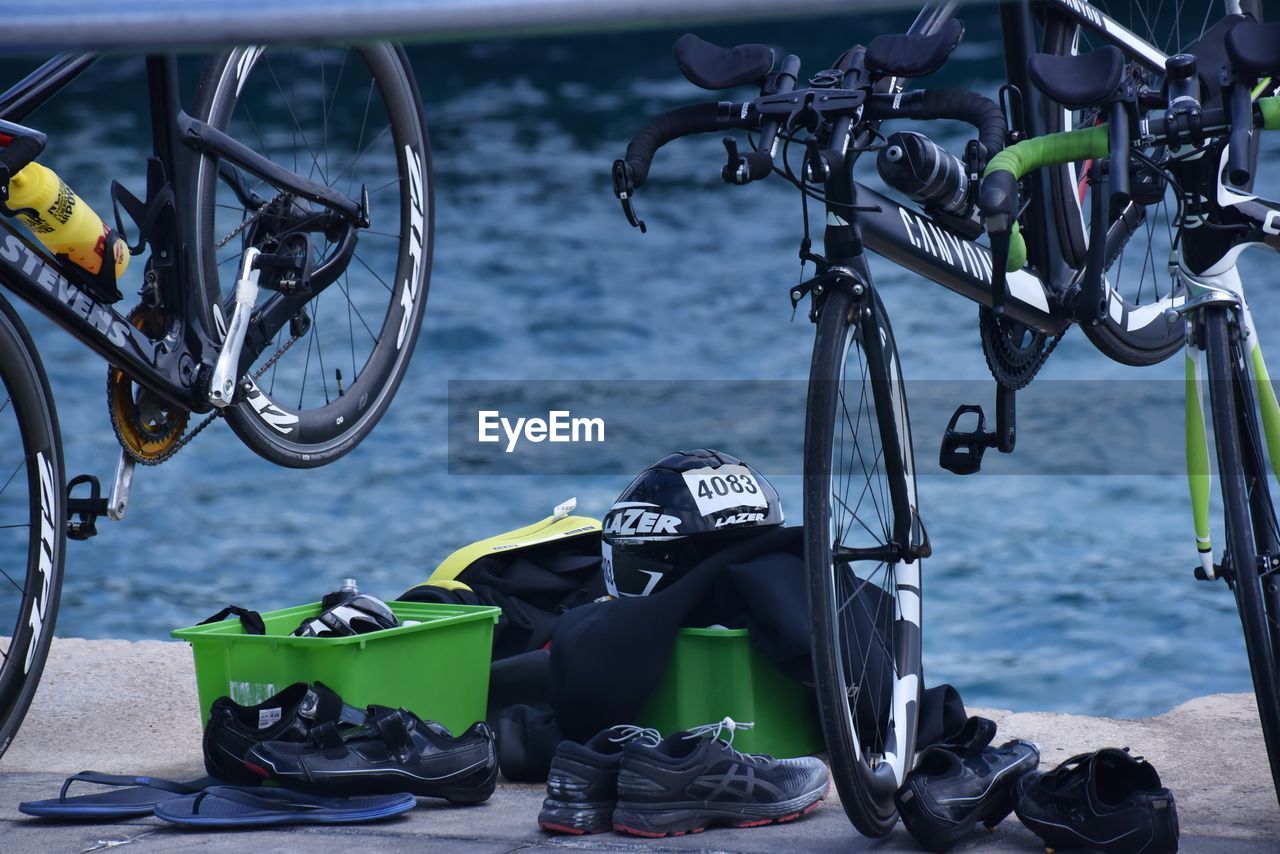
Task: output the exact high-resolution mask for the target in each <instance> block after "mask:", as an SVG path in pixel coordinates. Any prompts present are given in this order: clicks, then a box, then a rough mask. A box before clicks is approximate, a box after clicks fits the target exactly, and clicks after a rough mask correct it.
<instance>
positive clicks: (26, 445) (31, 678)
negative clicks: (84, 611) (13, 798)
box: [0, 300, 66, 753]
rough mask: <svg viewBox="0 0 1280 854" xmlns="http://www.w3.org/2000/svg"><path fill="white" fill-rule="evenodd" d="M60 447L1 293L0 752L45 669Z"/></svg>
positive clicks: (55, 581)
mask: <svg viewBox="0 0 1280 854" xmlns="http://www.w3.org/2000/svg"><path fill="white" fill-rule="evenodd" d="M65 482H66V480H65V477H64V474H63V468H62V449H61V444H60V442H59V437H58V427H57V419H56V417H55V415H54V410H53V402H52V398H51V397H50V395H49V386H48V382H47V381H46V380H45V377H44V372H43V370H42V369H41V367H40V364H39V360H38V358H37V357H36V355H35V350H34V349H33V347H32V345H31V341H30V339H29V338H28V337H27V336H26V333H25V331H24V330H22V328H21V324H20V321H19V320H18V318H17V315H16V314H14V313H13V310H12V309H11V308H10V307H9V305H8V303H6V302H4V301H3V300H0V753H3V752H4V751H5V750H6V749H7V748H8V746H9V743H10V742H11V741H12V740H13V736H14V735H15V734H16V733H17V731H18V727H19V726H21V724H22V720H23V717H24V716H25V715H26V713H27V708H28V707H29V706H30V705H31V698H32V696H33V695H34V694H35V690H36V687H37V685H38V684H39V681H40V675H41V673H42V672H43V670H44V662H45V658H46V656H47V655H48V652H49V644H50V642H51V641H52V640H53V626H54V619H55V617H56V615H57V611H58V597H59V593H60V591H61V588H62V566H63V556H64V551H65V546H66V513H65V506H66V505H65V499H64V496H63V489H64V488H65Z"/></svg>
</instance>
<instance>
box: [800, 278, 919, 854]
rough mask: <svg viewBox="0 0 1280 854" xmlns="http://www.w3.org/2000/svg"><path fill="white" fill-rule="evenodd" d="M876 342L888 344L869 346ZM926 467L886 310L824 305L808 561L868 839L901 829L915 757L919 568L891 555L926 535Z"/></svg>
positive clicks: (820, 640) (811, 410) (820, 661)
mask: <svg viewBox="0 0 1280 854" xmlns="http://www.w3.org/2000/svg"><path fill="white" fill-rule="evenodd" d="M864 312H869V314H864ZM851 318H852V322H850V319H851ZM868 335H873V336H874V337H875V339H877V340H874V341H872V342H871V343H870V347H868V346H867V344H868V341H867V338H868ZM913 463H914V460H913V458H912V450H911V435H910V429H909V427H908V421H907V409H906V402H905V398H904V395H903V388H902V375H901V370H900V367H899V365H898V359H897V352H896V349H895V347H894V342H893V335H892V331H891V330H890V328H889V324H888V320H887V318H886V317H885V315H884V313H883V309H882V307H881V306H880V304H879V299H878V297H875V296H874V295H871V296H869V297H868V298H867V299H865V300H862V301H857V302H854V301H853V300H852V298H851V296H850V295H849V294H847V293H846V292H844V291H843V290H837V291H836V292H835V293H832V294H831V295H830V296H829V297H828V298H827V302H826V303H825V304H824V305H823V307H822V316H821V318H820V319H819V331H818V336H817V340H816V341H815V344H814V359H813V367H812V373H811V377H810V388H809V407H808V413H807V427H806V437H805V524H806V550H807V551H806V561H807V563H808V568H809V573H810V598H811V601H812V603H813V608H814V625H815V633H814V667H815V680H816V682H817V686H818V698H819V706H820V709H821V713H822V721H823V731H824V735H825V736H826V740H827V748H828V753H829V756H830V760H831V767H832V773H833V776H834V777H835V780H836V785H837V788H838V789H839V791H840V796H841V801H842V803H843V804H844V806H845V810H846V812H847V813H848V815H849V818H850V820H851V821H852V822H853V823H854V825H855V826H856V827H857V828H858V830H859V831H861V832H862V833H864V834H866V835H868V836H882V835H884V834H885V833H887V832H888V831H889V830H890V829H891V828H892V827H893V824H894V822H896V820H897V815H896V811H895V806H894V801H893V796H894V793H895V792H896V791H897V789H898V787H899V786H900V785H901V783H902V780H903V778H904V777H905V775H906V772H907V771H908V770H910V767H911V764H912V762H913V759H914V750H915V735H916V724H917V717H918V706H919V697H920V688H921V685H920V678H921V663H920V651H921V631H920V626H921V587H920V563H919V561H918V560H916V561H914V562H912V563H910V564H907V563H904V562H903V561H902V560H900V559H899V558H898V557H897V556H895V555H894V554H892V553H891V552H890V550H891V549H892V548H893V547H894V544H895V543H901V540H902V539H907V538H911V537H912V536H913V535H914V533H915V526H914V525H913V521H914V518H915V517H914V512H913V510H912V509H911V508H914V507H915V476H914V465H913ZM904 531H905V532H906V533H907V537H903V532H904Z"/></svg>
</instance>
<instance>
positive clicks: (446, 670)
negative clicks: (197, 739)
mask: <svg viewBox="0 0 1280 854" xmlns="http://www.w3.org/2000/svg"><path fill="white" fill-rule="evenodd" d="M387 604H388V605H389V606H390V607H391V610H392V612H394V613H395V615H396V616H397V617H398V618H399V619H400V621H401V622H404V621H405V620H416V621H418V623H419V624H418V625H414V626H398V627H396V628H394V629H386V630H384V631H381V632H370V633H368V634H363V635H355V636H353V637H345V638H297V637H293V636H291V635H290V632H292V631H293V630H294V629H296V628H297V627H298V624H299V623H301V622H302V620H303V618H304V617H314V616H316V615H317V614H319V613H320V603H319V602H314V603H312V604H310V605H299V606H297V607H295V608H285V609H283V610H280V611H269V612H267V613H264V614H263V615H262V620H263V622H264V623H265V624H266V629H267V633H266V634H265V635H246V634H245V633H244V630H243V629H242V628H241V626H240V620H239V619H237V618H232V619H230V620H223V621H222V622H220V623H210V624H209V625H204V626H192V627H191V628H187V629H175V630H174V631H173V632H171V634H172V636H173V637H175V638H181V639H182V640H185V641H190V642H191V652H192V654H193V655H194V657H195V666H196V688H197V691H198V692H199V695H200V720H201V721H202V722H205V721H208V719H209V707H210V706H211V705H212V704H213V701H214V700H216V699H217V698H218V697H222V696H230V697H231V698H232V699H233V700H235V701H236V702H237V703H240V704H241V705H256V704H258V703H261V702H262V701H263V700H265V699H267V698H268V697H270V696H271V695H273V694H275V693H276V692H278V691H280V690H281V689H282V688H286V687H288V686H289V685H291V684H293V683H294V682H316V681H319V682H323V683H324V684H326V685H328V686H329V687H330V688H332V689H333V690H335V691H337V692H338V694H339V695H341V697H342V699H343V700H345V701H346V702H347V703H349V704H350V705H352V706H356V707H363V706H367V705H369V704H371V703H377V704H379V705H383V706H391V707H393V708H394V707H401V706H402V707H404V708H406V709H408V710H410V711H411V712H414V713H416V714H417V715H418V716H419V717H422V718H424V719H430V720H436V721H439V722H440V723H442V724H444V725H445V726H447V727H449V729H450V730H452V731H453V732H455V733H457V732H461V731H462V730H464V729H466V728H467V727H469V726H471V724H473V723H475V722H476V721H478V720H483V719H484V716H485V706H486V704H487V703H488V700H489V663H490V659H491V657H492V653H493V625H494V623H496V622H497V621H498V616H499V615H500V614H501V613H502V610H501V609H500V608H494V607H488V606H475V605H446V604H437V603H427V602H389V603H387Z"/></svg>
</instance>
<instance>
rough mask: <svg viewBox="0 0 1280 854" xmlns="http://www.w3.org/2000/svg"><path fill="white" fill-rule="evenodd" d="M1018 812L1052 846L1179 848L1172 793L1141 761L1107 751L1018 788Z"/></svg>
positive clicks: (1143, 851) (1126, 851) (1157, 852)
mask: <svg viewBox="0 0 1280 854" xmlns="http://www.w3.org/2000/svg"><path fill="white" fill-rule="evenodd" d="M1015 797H1016V803H1015V809H1016V810H1017V812H1018V818H1019V819H1021V820H1022V823H1023V824H1025V825H1026V826H1027V827H1028V828H1029V829H1030V830H1031V831H1032V832H1033V833H1035V834H1036V836H1039V837H1040V838H1041V839H1042V840H1044V844H1045V845H1046V846H1047V847H1049V848H1093V849H1095V850H1097V851H1102V852H1105V854H1171V852H1174V851H1177V850H1178V811H1177V809H1176V808H1175V807H1174V804H1173V793H1172V792H1170V791H1169V790H1168V789H1166V788H1163V787H1162V786H1161V785H1160V775H1159V774H1157V773H1156V769H1155V768H1152V767H1151V765H1150V764H1149V763H1147V762H1144V761H1143V760H1142V758H1141V757H1133V756H1130V755H1129V754H1128V752H1126V751H1125V750H1116V749H1115V748H1114V747H1108V748H1105V749H1103V750H1099V751H1097V752H1096V753H1082V754H1080V755H1079V756H1073V757H1071V758H1070V759H1068V760H1067V761H1066V762H1063V763H1062V764H1061V765H1059V766H1058V767H1057V768H1055V769H1054V770H1052V771H1050V772H1049V773H1047V774H1028V775H1027V776H1026V777H1023V778H1022V779H1020V780H1019V781H1018V783H1017V785H1016V787H1015Z"/></svg>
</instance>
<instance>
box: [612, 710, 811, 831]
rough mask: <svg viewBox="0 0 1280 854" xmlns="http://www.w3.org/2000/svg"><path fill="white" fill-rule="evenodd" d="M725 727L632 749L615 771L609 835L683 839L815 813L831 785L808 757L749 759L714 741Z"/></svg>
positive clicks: (625, 752)
mask: <svg viewBox="0 0 1280 854" xmlns="http://www.w3.org/2000/svg"><path fill="white" fill-rule="evenodd" d="M731 723H732V722H731V721H728V720H726V721H724V722H723V723H722V724H712V725H710V726H708V727H698V728H697V729H694V730H692V731H690V732H678V733H675V734H674V735H671V736H668V737H667V739H666V740H665V741H663V742H662V743H661V744H658V745H656V746H651V745H648V744H642V743H639V742H634V741H633V742H631V743H630V744H628V745H627V746H626V747H625V748H624V749H623V752H622V764H621V768H620V769H619V771H618V806H617V809H615V810H614V812H613V829H614V830H617V831H619V832H621V833H630V834H633V835H635V836H649V837H659V836H683V835H684V834H686V833H700V832H701V831H703V830H706V829H707V828H708V827H710V826H711V825H714V824H727V825H730V826H732V827H756V826H758V825H762V824H772V823H773V822H782V821H792V820H794V819H797V818H800V816H802V815H805V814H806V813H810V812H812V811H813V810H815V809H817V808H818V805H819V803H820V802H821V801H822V799H823V798H824V797H826V794H827V788H828V786H829V784H830V778H829V777H828V776H827V767H826V766H825V765H823V764H822V760H820V759H815V758H814V757H812V756H802V757H800V758H799V759H774V758H773V757H771V756H749V755H745V754H742V753H739V752H738V751H736V750H734V749H733V748H732V747H730V746H729V744H727V743H726V742H724V741H721V740H720V738H719V735H720V731H721V727H725V728H728V729H730V732H731V733H732V730H733V729H734V728H735V727H736V728H744V725H742V724H737V725H734V726H729V725H730V724H731Z"/></svg>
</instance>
